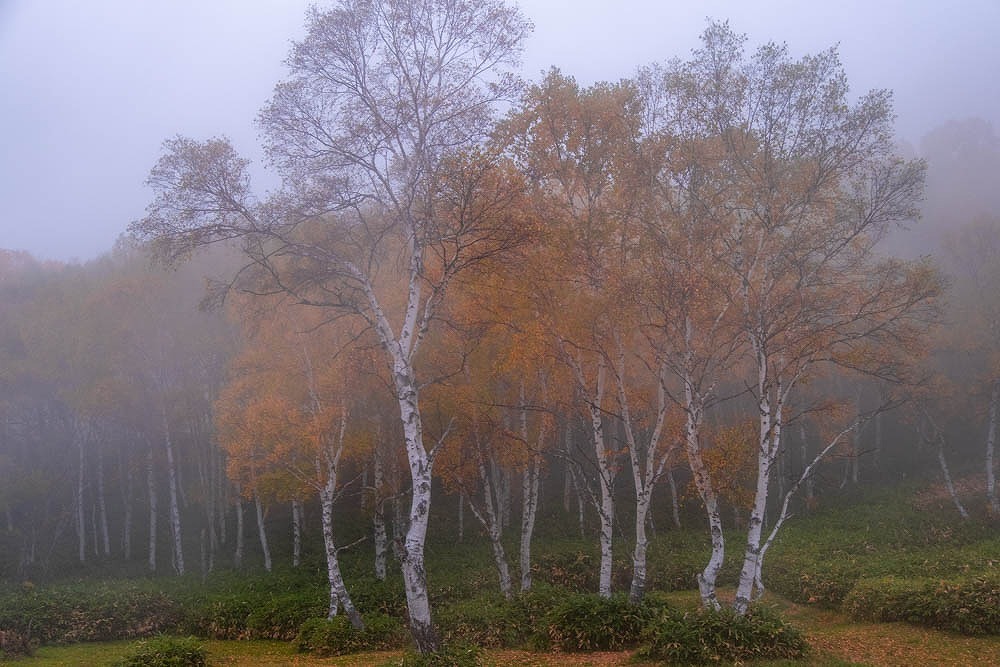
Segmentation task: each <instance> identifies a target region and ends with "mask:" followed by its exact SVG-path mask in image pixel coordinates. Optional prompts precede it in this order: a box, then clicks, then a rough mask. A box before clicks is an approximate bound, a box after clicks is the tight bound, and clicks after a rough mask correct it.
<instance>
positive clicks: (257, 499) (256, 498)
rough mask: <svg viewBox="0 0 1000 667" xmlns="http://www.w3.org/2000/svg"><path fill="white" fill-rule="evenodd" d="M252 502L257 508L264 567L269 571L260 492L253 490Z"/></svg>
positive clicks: (269, 550)
mask: <svg viewBox="0 0 1000 667" xmlns="http://www.w3.org/2000/svg"><path fill="white" fill-rule="evenodd" d="M253 503H254V506H255V507H256V508H257V536H258V537H259V538H260V550H261V551H262V552H263V554H264V569H265V570H266V571H268V572H270V571H271V548H270V546H268V543H267V530H266V528H265V527H264V508H263V505H262V504H261V502H260V494H259V493H257V492H256V491H254V494H253Z"/></svg>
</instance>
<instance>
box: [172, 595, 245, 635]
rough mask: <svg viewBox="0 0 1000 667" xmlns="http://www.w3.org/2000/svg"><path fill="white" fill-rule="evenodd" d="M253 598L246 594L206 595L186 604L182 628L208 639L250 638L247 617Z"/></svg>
mask: <svg viewBox="0 0 1000 667" xmlns="http://www.w3.org/2000/svg"><path fill="white" fill-rule="evenodd" d="M255 602H256V600H253V599H251V598H250V597H249V596H247V595H246V594H232V595H218V594H212V595H207V596H206V597H205V599H203V600H201V601H199V602H197V603H192V604H190V606H189V607H188V609H187V613H186V619H185V631H187V632H191V633H193V634H196V635H198V636H199V637H208V638H209V639H249V638H250V629H249V628H248V627H247V621H248V619H249V618H250V612H252V611H253V610H254V607H255Z"/></svg>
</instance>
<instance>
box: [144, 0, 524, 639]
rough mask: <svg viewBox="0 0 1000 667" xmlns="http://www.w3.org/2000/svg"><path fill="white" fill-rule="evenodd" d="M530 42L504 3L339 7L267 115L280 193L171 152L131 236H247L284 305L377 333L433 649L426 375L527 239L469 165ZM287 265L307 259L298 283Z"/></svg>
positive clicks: (184, 147)
mask: <svg viewBox="0 0 1000 667" xmlns="http://www.w3.org/2000/svg"><path fill="white" fill-rule="evenodd" d="M529 29H530V25H529V24H528V23H527V22H526V21H525V20H524V19H523V18H522V17H521V15H520V13H519V11H518V10H517V9H515V8H511V7H508V6H507V5H505V4H503V3H502V2H469V1H466V0H449V1H447V2H437V1H432V0H343V2H340V3H338V4H337V5H336V6H335V7H334V8H332V9H330V10H328V11H321V10H319V9H313V10H311V11H310V12H309V15H308V20H307V27H306V36H305V38H304V39H303V40H302V41H300V42H298V43H296V44H295V45H294V46H293V48H292V52H291V55H290V56H289V58H288V61H287V64H288V66H289V69H290V77H289V78H288V80H286V81H284V82H282V83H280V84H279V85H278V86H277V87H276V88H275V92H274V96H273V97H272V99H271V101H270V102H269V103H268V104H267V105H266V106H265V107H264V109H263V111H262V112H261V114H260V124H261V128H262V130H263V132H264V135H265V138H266V139H265V141H266V149H267V152H268V155H269V157H270V159H271V161H272V163H273V165H274V166H275V167H276V168H277V170H278V172H279V173H280V174H281V175H282V178H283V182H284V187H283V190H282V192H281V193H280V194H279V195H276V196H274V197H272V198H271V199H269V200H268V201H267V202H263V203H261V202H259V201H258V200H256V199H254V197H253V196H252V194H251V191H250V186H249V178H248V176H247V171H246V165H247V163H246V161H245V160H243V159H242V158H240V157H238V156H237V155H236V153H235V151H233V149H232V148H231V146H229V144H228V143H227V142H225V141H222V140H211V141H208V142H195V141H191V140H187V139H175V140H172V141H170V142H168V143H167V153H166V155H164V157H163V158H161V160H160V162H159V163H158V164H157V166H156V167H155V168H154V169H153V171H152V173H151V176H150V183H151V185H152V186H153V188H154V189H155V190H156V191H157V193H158V196H157V198H156V200H155V201H154V202H153V204H151V205H150V207H149V209H148V215H147V217H146V218H144V219H143V220H141V221H139V222H138V223H136V224H135V225H134V227H133V229H134V230H136V231H137V232H139V233H140V234H141V235H143V236H145V237H146V238H152V239H157V240H158V244H159V246H160V248H161V249H162V250H164V251H165V252H166V253H167V254H168V255H173V256H180V255H182V254H183V253H184V252H186V251H188V250H189V249H190V248H191V247H193V246H197V245H199V244H203V243H207V242H212V241H217V240H220V239H227V238H229V239H231V238H240V239H242V248H243V250H244V252H245V253H246V256H247V257H248V259H249V260H250V261H251V263H252V264H253V265H255V266H256V267H259V268H261V269H262V270H263V271H264V272H265V273H266V274H267V275H268V277H269V278H270V279H271V285H270V288H271V289H272V290H277V291H283V292H286V293H288V294H290V295H292V296H293V298H297V299H298V300H299V301H301V302H302V303H307V304H311V305H313V306H316V307H320V308H324V309H328V310H330V311H331V312H333V311H337V312H345V313H350V314H354V315H356V316H359V317H361V318H362V319H363V320H364V321H365V322H366V323H367V324H368V326H370V327H371V328H372V330H373V331H374V332H375V336H376V337H377V339H378V341H379V345H380V346H381V348H382V351H383V355H384V360H385V363H386V365H387V366H388V367H389V368H390V370H391V377H392V382H393V390H394V392H395V395H396V399H397V403H398V407H399V416H400V420H401V422H402V424H403V431H404V441H405V442H404V447H405V450H406V453H407V460H408V463H409V469H410V476H411V480H412V501H411V505H410V512H409V519H410V521H409V528H408V531H407V535H406V539H405V543H404V545H403V559H402V570H403V578H404V580H405V588H406V594H407V605H408V609H409V619H410V629H411V631H412V634H413V638H414V641H415V642H416V645H417V647H418V649H419V650H420V651H421V652H433V651H435V650H436V649H437V646H438V639H437V636H436V633H435V631H434V629H433V625H432V623H431V614H430V602H429V599H428V596H427V578H426V572H425V569H424V540H425V537H426V534H427V520H428V516H429V508H430V500H431V472H432V466H433V448H432V447H427V446H426V445H425V443H424V435H423V426H422V422H421V412H420V400H419V394H420V384H421V383H420V380H419V377H418V371H417V368H416V364H415V362H416V360H417V356H418V352H419V350H420V348H421V343H422V341H423V340H424V338H425V336H426V334H427V330H428V326H429V324H430V321H431V319H432V318H433V316H434V314H435V311H436V309H437V308H438V306H439V305H440V303H441V301H442V299H443V298H444V296H445V293H446V291H447V287H448V285H449V283H450V282H451V281H452V279H453V278H454V277H455V275H456V274H458V273H460V272H461V271H462V270H463V269H464V268H466V267H467V266H469V265H470V264H471V263H474V262H476V261H477V260H479V259H480V258H482V257H483V256H486V255H489V254H491V253H495V252H500V251H501V250H502V249H503V248H504V247H505V246H507V245H509V244H511V243H513V242H515V241H516V239H514V236H515V233H514V232H515V229H514V228H515V226H514V225H512V224H510V223H511V221H509V220H501V219H500V218H501V217H502V214H500V211H501V210H502V205H503V201H502V200H503V198H504V197H505V196H506V195H505V194H504V193H503V188H499V189H496V190H495V191H494V194H496V193H500V194H496V196H493V197H480V195H481V194H482V188H483V185H484V180H487V179H491V178H492V179H496V178H497V177H498V172H497V170H496V160H494V159H490V158H489V157H488V156H475V157H470V158H468V159H463V158H462V157H461V156H460V154H461V153H463V152H465V153H466V154H467V155H473V154H474V153H475V149H476V148H477V147H478V146H480V145H481V143H482V141H483V139H484V138H485V136H486V134H487V132H488V131H489V129H490V124H491V112H492V108H493V106H494V103H496V102H498V101H501V100H504V99H509V98H510V97H511V96H512V94H513V93H514V91H515V89H516V86H517V81H516V79H515V77H514V76H513V75H512V74H510V73H509V71H510V70H509V69H508V68H510V67H513V66H515V65H516V61H517V58H518V55H519V52H520V48H521V46H520V45H521V42H522V40H523V38H524V37H525V35H526V34H527V32H528V31H529ZM500 178H501V180H502V178H503V177H502V176H500ZM389 247H391V248H392V251H391V253H390V252H388V248H389ZM282 259H295V260H296V261H295V262H292V263H291V264H292V265H293V266H294V267H295V268H294V270H286V269H285V268H284V267H283V266H282V264H281V261H280V260H282ZM386 265H391V267H392V268H398V269H399V273H400V274H402V276H403V280H402V282H401V289H402V292H401V293H397V294H396V295H395V296H398V297H402V298H391V299H387V296H386V294H384V293H380V289H379V288H380V287H381V285H380V281H381V279H382V278H383V277H384V275H385V273H384V271H386V270H387V269H388V268H390V267H388V266H386ZM383 284H384V283H383ZM394 310H395V311H396V312H393V311H394Z"/></svg>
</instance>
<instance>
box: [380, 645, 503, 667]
mask: <svg viewBox="0 0 1000 667" xmlns="http://www.w3.org/2000/svg"><path fill="white" fill-rule="evenodd" d="M482 662H483V649H481V648H480V647H478V646H476V645H475V644H471V643H469V642H464V641H453V642H447V643H445V644H444V645H443V646H442V647H441V650H440V651H438V652H437V653H425V654H421V653H417V652H415V651H408V652H407V653H406V655H404V656H403V658H402V660H400V661H399V662H398V663H394V664H397V665H399V667H479V665H481V664H482Z"/></svg>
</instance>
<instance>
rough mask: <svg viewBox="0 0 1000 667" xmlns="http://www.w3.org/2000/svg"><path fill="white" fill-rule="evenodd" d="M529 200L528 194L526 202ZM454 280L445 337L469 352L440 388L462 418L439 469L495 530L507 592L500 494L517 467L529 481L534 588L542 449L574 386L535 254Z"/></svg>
mask: <svg viewBox="0 0 1000 667" xmlns="http://www.w3.org/2000/svg"><path fill="white" fill-rule="evenodd" d="M522 205H524V206H526V205H527V204H526V202H525V203H522ZM481 268H482V269H484V270H477V271H474V272H472V274H471V275H469V276H467V277H466V279H465V280H463V281H462V282H461V284H459V285H456V294H455V297H456V298H455V299H454V300H453V302H452V304H451V305H450V306H449V308H448V322H449V330H450V335H449V336H446V337H442V338H440V339H439V344H441V345H443V346H445V347H446V348H450V349H459V348H462V349H464V350H465V363H464V365H463V368H462V369H461V372H460V373H456V374H454V375H452V376H451V377H450V379H449V381H448V382H447V383H445V384H443V385H441V386H440V387H437V388H434V390H433V392H434V396H439V395H442V394H443V395H444V396H446V397H447V399H448V400H449V401H450V402H451V403H450V405H451V408H450V413H451V414H453V415H456V416H457V423H456V424H455V429H454V433H453V435H452V438H451V440H452V443H451V444H450V445H449V446H447V447H445V448H444V449H443V450H442V454H441V463H440V464H439V465H440V466H441V467H440V468H439V474H440V476H441V477H443V478H444V481H445V484H446V485H447V486H449V487H451V488H453V489H457V490H459V491H461V492H462V493H463V494H464V495H465V497H466V498H467V499H468V502H469V505H470V507H471V509H472V511H473V514H474V516H475V517H476V519H477V520H478V521H479V522H480V523H481V524H482V525H483V527H484V529H485V530H486V532H487V535H488V536H489V538H490V542H491V546H492V549H493V555H494V562H495V565H496V567H497V571H498V576H499V579H500V588H501V592H502V593H503V594H504V595H505V596H507V597H510V596H511V595H512V593H513V578H512V576H511V575H510V566H509V559H508V557H507V555H506V552H505V551H504V547H503V543H502V539H501V538H502V536H503V527H504V526H503V521H502V519H503V517H502V513H503V510H502V507H501V506H502V504H503V500H504V499H503V498H502V496H503V493H502V492H501V489H502V485H503V483H504V481H505V478H507V476H509V475H510V474H511V473H513V474H515V475H519V476H520V479H521V485H520V486H521V522H520V540H519V542H520V544H519V557H518V560H519V571H520V572H519V574H520V590H521V591H527V590H530V588H531V585H532V578H531V544H532V535H533V533H534V527H535V519H536V516H537V512H538V500H539V485H540V483H541V475H542V467H543V461H544V454H545V452H546V450H547V449H548V448H549V447H550V444H551V443H550V439H551V436H552V435H553V433H554V419H555V414H556V413H557V412H558V410H559V406H561V405H565V404H566V400H567V399H568V397H567V396H564V395H562V394H563V393H565V392H564V391H561V389H562V388H565V387H566V386H568V385H569V384H570V382H569V381H568V378H566V377H565V369H564V368H562V367H560V366H559V365H557V364H556V363H555V358H554V354H553V350H552V349H551V340H550V339H549V338H548V337H547V336H546V335H545V334H544V332H543V330H542V328H541V327H540V326H539V321H538V319H537V318H536V317H535V316H534V315H533V313H534V308H535V306H536V303H535V302H534V301H533V300H532V299H531V298H530V295H531V293H532V291H533V290H534V289H535V284H534V283H533V282H532V280H531V275H532V274H531V271H530V270H529V268H528V257H527V256H526V255H525V254H521V253H519V256H518V257H516V258H515V257H508V258H506V261H505V262H504V267H502V268H500V267H489V266H488V265H487V266H484V267H481Z"/></svg>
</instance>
